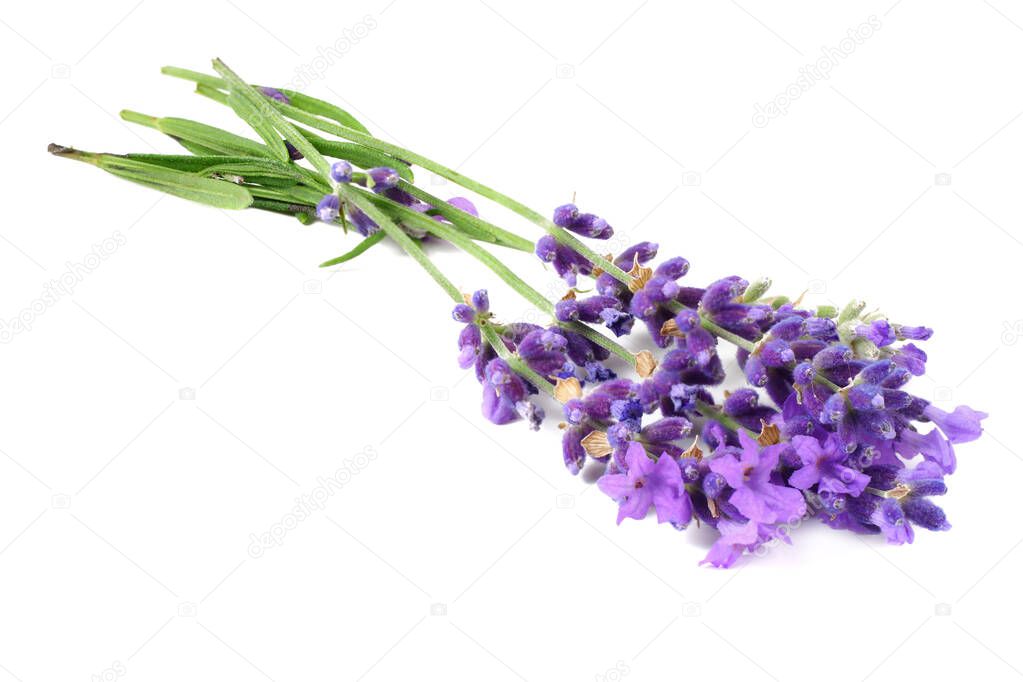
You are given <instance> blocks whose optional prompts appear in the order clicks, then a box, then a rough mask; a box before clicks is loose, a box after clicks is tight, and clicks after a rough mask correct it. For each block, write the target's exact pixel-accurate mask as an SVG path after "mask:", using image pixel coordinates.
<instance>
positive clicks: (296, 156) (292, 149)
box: [284, 140, 305, 161]
mask: <svg viewBox="0 0 1023 682" xmlns="http://www.w3.org/2000/svg"><path fill="white" fill-rule="evenodd" d="M284 148H285V149H287V150H288V158H289V159H291V160H292V161H301V160H302V159H304V158H305V156H303V154H302V152H300V151H298V148H297V147H296V146H295V145H293V144H291V143H290V142H288V141H287V140H284Z"/></svg>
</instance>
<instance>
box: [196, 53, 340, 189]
mask: <svg viewBox="0 0 1023 682" xmlns="http://www.w3.org/2000/svg"><path fill="white" fill-rule="evenodd" d="M213 69H214V70H215V71H216V72H217V73H219V74H220V75H221V76H223V77H224V80H226V81H227V84H228V90H229V91H230V92H232V93H234V92H238V93H240V94H242V95H244V96H245V98H246V99H247V100H248V101H249V102H250V103H251V104H252V105H253V106H254V107H255V108H256V109H257V110H258V111H259V112H260V113H261V114H263V116H265V117H266V120H267V121H268V122H269V123H270V125H272V126H273V127H274V128H276V129H277V132H279V133H280V134H281V135H282V136H283V137H284V138H285V139H286V140H288V141H289V142H291V144H293V145H295V148H296V149H298V151H300V152H302V155H303V156H305V157H306V159H308V160H309V163H311V164H312V165H313V167H314V168H315V169H316V170H318V171H319V172H320V173H322V174H323V176H324V178H327V177H329V176H330V164H329V163H327V160H326V159H325V158H323V155H322V154H320V152H318V151H317V150H316V148H315V147H314V146H313V145H312V144H310V142H309V141H308V140H306V139H305V137H303V136H302V134H301V133H300V132H298V130H297V129H296V128H295V126H293V125H292V124H291V122H290V121H288V120H287V119H286V118H284V116H283V115H282V114H281V113H280V112H278V111H277V110H276V109H274V107H273V106H272V105H271V104H270V103H269V101H268V99H267V98H266V97H264V96H263V95H261V94H260V93H258V92H257V91H256V90H255V89H253V87H252V86H251V85H249V84H248V83H246V82H245V81H243V80H242V79H241V77H240V76H238V74H236V73H235V72H234V71H232V70H231V69H230V68H229V67H228V66H227V65H226V64H224V62H222V61H220V60H219V59H215V60H213Z"/></svg>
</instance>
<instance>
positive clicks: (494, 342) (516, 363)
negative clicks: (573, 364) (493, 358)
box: [479, 323, 554, 396]
mask: <svg viewBox="0 0 1023 682" xmlns="http://www.w3.org/2000/svg"><path fill="white" fill-rule="evenodd" d="M479 328H480V332H482V334H483V338H485V339H486V340H487V343H489V344H490V345H491V347H493V349H494V351H495V352H496V353H497V355H498V356H499V357H500V358H501V359H502V360H504V361H505V362H507V363H508V366H509V367H511V368H512V371H514V372H515V373H516V374H518V375H519V376H521V377H522V378H524V379H525V380H526V381H528V382H529V383H531V384H533V385H534V386H536V387H537V388H538V389H540V390H541V391H543V392H544V393H546V394H547V395H550V396H553V395H554V384H552V383H551V382H550V381H548V380H547V379H546V378H544V377H542V376H540V375H539V374H537V373H536V372H534V371H533V369H532V368H531V367H530V366H529V365H527V364H526V363H525V362H524V361H523V360H522V358H520V357H519V356H518V355H516V354H515V353H512V352H511V351H510V350H508V346H506V345H504V339H502V338H501V335H500V334H498V333H497V330H496V329H494V326H493V325H490V324H486V323H481V324H479Z"/></svg>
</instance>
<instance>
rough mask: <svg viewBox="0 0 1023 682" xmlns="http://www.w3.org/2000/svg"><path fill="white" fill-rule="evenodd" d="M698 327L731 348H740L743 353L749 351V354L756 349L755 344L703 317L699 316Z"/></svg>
mask: <svg viewBox="0 0 1023 682" xmlns="http://www.w3.org/2000/svg"><path fill="white" fill-rule="evenodd" d="M700 326H701V327H703V328H704V329H706V330H707V331H709V332H710V333H711V334H713V335H714V336H717V337H718V338H721V339H724V340H725V341H727V342H728V343H730V344H732V345H733V346H738V347H739V348H742V349H743V350H745V351H749V352H750V353H752V352H753V349H754V348H756V344H754V343H753V342H752V341H750V340H749V339H744V338H743V337H741V336H739V335H738V334H733V333H732V332H730V331H728V330H727V329H725V328H724V327H722V326H720V325H718V324H717V323H716V322H714V321H713V320H710V319H708V318H707V317H706V316H704V315H700Z"/></svg>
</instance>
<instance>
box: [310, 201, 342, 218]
mask: <svg viewBox="0 0 1023 682" xmlns="http://www.w3.org/2000/svg"><path fill="white" fill-rule="evenodd" d="M340 211H341V198H340V197H338V195H336V194H325V195H324V196H323V198H322V199H320V203H318V204H316V217H317V218H319V219H320V220H322V221H323V222H325V223H332V222H334V221H335V220H337V217H338V215H340Z"/></svg>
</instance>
